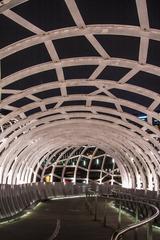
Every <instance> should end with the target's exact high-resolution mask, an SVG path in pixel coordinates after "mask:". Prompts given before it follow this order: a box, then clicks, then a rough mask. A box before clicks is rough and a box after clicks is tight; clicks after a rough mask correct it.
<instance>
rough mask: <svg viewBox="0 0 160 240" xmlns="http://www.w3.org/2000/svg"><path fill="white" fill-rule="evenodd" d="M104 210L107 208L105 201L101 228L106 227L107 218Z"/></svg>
mask: <svg viewBox="0 0 160 240" xmlns="http://www.w3.org/2000/svg"><path fill="white" fill-rule="evenodd" d="M106 208H107V199H105V201H104V219H103V226H104V227H105V226H106V222H107V218H106Z"/></svg>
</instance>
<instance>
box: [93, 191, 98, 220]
mask: <svg viewBox="0 0 160 240" xmlns="http://www.w3.org/2000/svg"><path fill="white" fill-rule="evenodd" d="M97 209H98V196H97V194H96V195H95V210H94V220H95V221H97Z"/></svg>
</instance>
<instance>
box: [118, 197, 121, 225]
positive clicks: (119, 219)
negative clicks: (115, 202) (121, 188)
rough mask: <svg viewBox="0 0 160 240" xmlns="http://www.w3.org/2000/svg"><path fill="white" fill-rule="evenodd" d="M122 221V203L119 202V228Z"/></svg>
mask: <svg viewBox="0 0 160 240" xmlns="http://www.w3.org/2000/svg"><path fill="white" fill-rule="evenodd" d="M121 222H122V203H121V201H120V202H119V212H118V228H120V226H121Z"/></svg>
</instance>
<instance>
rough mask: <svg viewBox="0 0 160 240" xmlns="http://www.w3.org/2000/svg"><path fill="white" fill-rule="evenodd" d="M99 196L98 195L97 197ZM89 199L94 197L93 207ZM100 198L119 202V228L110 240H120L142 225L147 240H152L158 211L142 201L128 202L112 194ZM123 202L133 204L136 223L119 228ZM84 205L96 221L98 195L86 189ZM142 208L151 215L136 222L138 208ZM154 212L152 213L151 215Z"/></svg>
mask: <svg viewBox="0 0 160 240" xmlns="http://www.w3.org/2000/svg"><path fill="white" fill-rule="evenodd" d="M99 196H100V195H99ZM90 197H92V198H93V197H94V198H95V200H94V201H93V204H94V207H92V205H93V204H91V202H90V201H89V198H90ZM100 197H101V198H104V199H105V200H108V199H109V200H113V201H116V202H117V201H118V202H119V215H118V223H119V224H118V225H119V228H118V229H117V230H116V231H115V232H114V233H113V235H112V237H111V240H119V239H122V237H123V235H124V234H125V233H127V232H129V231H131V230H136V229H137V228H140V227H142V226H144V225H147V240H152V223H153V221H154V220H155V218H157V217H158V215H159V213H160V211H159V209H158V208H157V207H156V206H155V205H153V204H150V203H147V202H144V201H139V200H133V199H132V200H130V199H122V198H119V197H116V196H114V195H113V194H108V195H107V196H100ZM124 202H128V203H131V204H134V205H135V207H136V211H135V213H136V215H135V218H136V223H133V224H130V225H127V226H125V227H123V228H120V224H121V212H122V205H123V203H124ZM86 203H87V205H88V208H89V210H90V213H92V214H93V215H94V220H97V209H98V194H97V193H96V192H95V191H94V190H91V189H87V192H86ZM140 205H141V206H142V205H144V206H145V207H146V206H147V207H148V208H150V210H151V212H152V214H151V216H147V217H146V218H145V219H143V220H140V221H139V222H138V220H139V219H138V206H140ZM104 212H105V214H104V225H106V211H105V209H104ZM153 212H154V213H153Z"/></svg>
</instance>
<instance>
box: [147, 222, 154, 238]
mask: <svg viewBox="0 0 160 240" xmlns="http://www.w3.org/2000/svg"><path fill="white" fill-rule="evenodd" d="M152 239H153V238H152V222H149V223H148V225H147V240H152Z"/></svg>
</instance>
